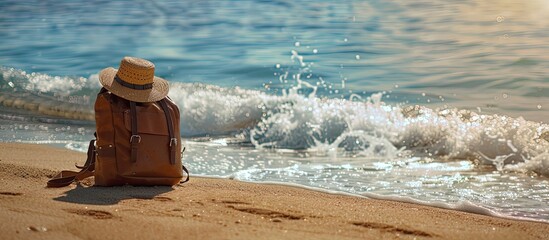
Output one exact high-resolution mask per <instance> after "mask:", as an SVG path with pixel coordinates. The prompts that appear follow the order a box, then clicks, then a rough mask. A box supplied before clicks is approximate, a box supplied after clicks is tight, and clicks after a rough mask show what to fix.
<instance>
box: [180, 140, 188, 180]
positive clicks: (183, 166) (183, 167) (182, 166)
mask: <svg viewBox="0 0 549 240" xmlns="http://www.w3.org/2000/svg"><path fill="white" fill-rule="evenodd" d="M183 152H185V147H183V150H182V151H181V155H183ZM181 168H182V169H183V171H184V172H185V174H187V178H185V180H183V181H181V182H180V183H186V182H188V181H189V177H190V176H191V175H190V174H189V170H187V168H186V167H185V165H183V163H181Z"/></svg>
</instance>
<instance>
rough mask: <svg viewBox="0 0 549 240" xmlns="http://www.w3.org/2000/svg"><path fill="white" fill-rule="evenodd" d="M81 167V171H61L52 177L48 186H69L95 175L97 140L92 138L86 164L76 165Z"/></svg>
mask: <svg viewBox="0 0 549 240" xmlns="http://www.w3.org/2000/svg"><path fill="white" fill-rule="evenodd" d="M76 167H77V168H80V169H81V170H80V172H75V171H61V172H59V173H58V174H57V175H55V176H54V177H52V178H51V179H50V180H49V181H48V184H47V186H48V187H64V186H68V185H70V184H71V183H73V182H74V181H80V180H82V179H85V178H87V177H91V176H93V171H94V170H95V140H91V141H90V144H89V146H88V158H87V159H86V163H84V166H82V167H80V166H76Z"/></svg>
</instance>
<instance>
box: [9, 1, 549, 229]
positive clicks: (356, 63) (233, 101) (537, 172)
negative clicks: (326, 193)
mask: <svg viewBox="0 0 549 240" xmlns="http://www.w3.org/2000/svg"><path fill="white" fill-rule="evenodd" d="M547 11H549V3H548V2H547V1H543V0H533V1H528V2H527V3H525V2H523V1H518V0H506V1H497V2H496V1H489V0H474V1H450V0H446V1H443V0H433V1H390V2H387V1H346V2H339V3H334V2H330V1H299V2H295V1H259V0H255V1H200V2H198V1H184V2H180V1H173V2H170V1H55V2H50V1H1V2H0V33H1V35H2V38H0V66H1V68H0V72H1V73H2V74H0V92H1V94H2V95H1V96H0V102H2V106H0V134H1V135H0V141H23V142H34V143H44V144H58V145H62V146H65V147H67V148H69V149H74V150H83V149H84V147H85V146H86V145H85V142H86V141H87V140H89V139H90V138H91V137H92V136H93V131H94V123H93V121H90V120H89V119H91V116H92V114H93V108H92V104H93V102H94V98H95V96H94V95H95V94H96V93H97V91H98V89H99V87H100V86H99V83H98V80H97V73H98V71H99V70H101V69H103V68H105V67H109V66H114V67H116V66H117V65H118V64H119V61H120V59H121V58H122V57H123V56H126V55H130V56H139V57H142V58H146V59H149V60H151V61H153V62H154V63H155V64H156V75H158V76H161V77H163V78H166V79H168V80H169V81H170V82H171V83H172V84H171V91H170V97H172V98H173V99H174V100H175V101H176V102H177V103H178V104H179V106H180V107H181V108H182V122H181V124H182V135H183V136H184V140H185V141H186V145H187V149H188V151H187V154H186V156H185V159H184V161H185V162H186V163H187V165H188V166H189V168H190V170H191V171H192V173H193V174H195V175H204V176H220V177H231V178H236V179H240V180H244V181H257V182H282V183H295V184H300V185H305V186H311V187H316V188H321V189H328V190H334V191H343V192H350V193H354V194H362V195H365V196H370V197H372V196H373V197H379V198H391V199H397V200H401V201H417V202H420V203H422V204H430V205H435V206H441V207H447V208H457V209H461V210H464V211H473V212H481V213H486V214H492V215H498V216H514V217H523V218H534V219H538V220H545V221H547V220H549V208H548V207H547V204H546V203H547V202H548V201H549V189H548V187H547V186H548V183H549V180H548V178H547V177H548V176H549V152H548V151H549V150H548V149H549V125H547V124H546V123H545V122H547V118H548V117H549V112H548V109H549V105H548V104H547V103H548V100H549V77H548V76H549V70H548V69H547V68H546V66H547V64H548V63H549V54H547V53H548V50H549V49H548V45H547V44H546V43H547V42H548V40H549V33H548V32H547V31H545V30H546V29H547V27H549V20H548V19H547V18H546V17H544V16H545V13H546V12H547Z"/></svg>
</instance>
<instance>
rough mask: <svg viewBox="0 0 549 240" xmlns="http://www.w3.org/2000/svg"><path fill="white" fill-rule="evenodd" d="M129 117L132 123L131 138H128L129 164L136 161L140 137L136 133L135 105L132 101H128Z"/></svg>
mask: <svg viewBox="0 0 549 240" xmlns="http://www.w3.org/2000/svg"><path fill="white" fill-rule="evenodd" d="M130 116H131V121H132V136H131V137H130V143H131V148H132V149H131V151H132V152H131V159H130V160H131V162H136V161H137V157H138V156H137V151H138V148H139V143H140V142H141V136H139V134H138V133H137V109H136V103H135V102H134V101H130Z"/></svg>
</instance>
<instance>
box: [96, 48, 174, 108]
mask: <svg viewBox="0 0 549 240" xmlns="http://www.w3.org/2000/svg"><path fill="white" fill-rule="evenodd" d="M99 82H100V83H101V85H103V87H105V88H106V89H107V90H109V91H110V92H112V93H114V94H115V95H117V96H119V97H122V98H124V99H127V100H130V101H134V102H156V101H159V100H161V99H163V98H164V97H166V96H167V95H168V91H169V90H170V88H169V85H168V81H166V80H164V79H162V78H159V77H156V76H154V64H153V63H152V62H150V61H148V60H145V59H142V58H136V57H124V58H123V59H122V61H120V66H119V68H118V69H115V68H112V67H108V68H105V69H103V70H101V72H99Z"/></svg>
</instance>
